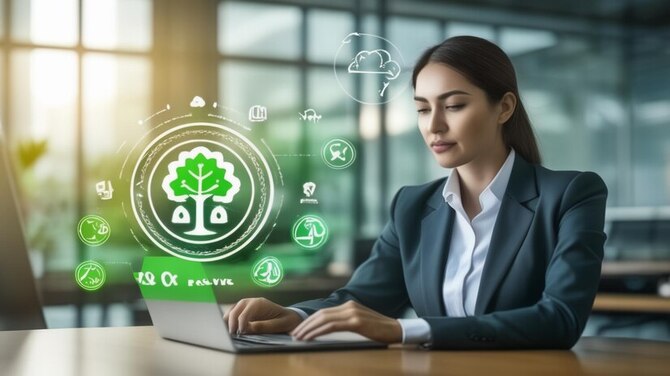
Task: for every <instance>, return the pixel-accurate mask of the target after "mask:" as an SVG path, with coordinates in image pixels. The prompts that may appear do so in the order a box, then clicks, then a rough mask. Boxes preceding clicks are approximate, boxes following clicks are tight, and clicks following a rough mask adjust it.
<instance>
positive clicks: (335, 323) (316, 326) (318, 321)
mask: <svg viewBox="0 0 670 376" xmlns="http://www.w3.org/2000/svg"><path fill="white" fill-rule="evenodd" d="M339 331H351V332H356V333H358V334H360V335H362V336H365V337H367V338H370V339H371V340H373V341H377V342H382V343H400V342H402V327H401V326H400V323H399V322H398V320H396V319H392V318H390V317H386V316H384V315H382V314H379V313H377V312H375V311H373V310H371V309H370V308H368V307H365V306H363V305H361V304H359V303H357V302H355V301H353V300H350V301H348V302H346V303H344V304H342V305H339V306H337V307H332V308H324V309H320V310H318V311H316V312H315V313H314V314H312V315H311V316H309V317H308V318H307V319H305V320H304V321H303V322H302V323H300V325H298V326H297V327H296V328H295V329H293V331H292V332H291V333H290V334H291V335H292V336H293V337H295V338H296V339H298V340H302V341H309V340H311V339H314V338H315V337H318V336H320V335H323V334H327V333H332V332H339Z"/></svg>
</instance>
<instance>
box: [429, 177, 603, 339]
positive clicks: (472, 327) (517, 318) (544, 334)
mask: <svg viewBox="0 0 670 376" xmlns="http://www.w3.org/2000/svg"><path fill="white" fill-rule="evenodd" d="M606 199H607V187H606V186H605V183H604V182H603V181H602V179H601V178H600V177H599V176H598V175H596V174H594V173H591V172H585V173H580V174H578V175H576V176H575V178H573V180H572V181H571V182H570V183H569V184H568V186H567V188H566V190H565V193H564V194H563V198H562V201H561V204H560V209H559V221H558V234H557V243H556V247H555V249H554V252H553V255H552V257H551V259H550V261H549V264H548V267H547V271H546V274H545V289H544V291H543V294H542V297H541V299H540V300H539V301H538V302H537V303H535V304H534V305H532V306H528V307H523V308H517V309H513V310H507V311H498V312H492V313H487V314H483V315H479V316H471V317H463V318H455V317H454V318H449V317H423V319H425V320H426V321H427V322H428V324H429V325H430V327H431V333H432V340H433V343H432V346H431V347H432V348H435V349H514V348H556V349H569V348H571V347H572V346H573V345H574V344H575V343H576V342H577V340H578V339H579V337H580V336H581V334H582V332H583V330H584V326H585V325H586V320H587V319H588V316H589V314H590V313H591V309H592V306H593V301H594V299H595V295H596V292H597V289H598V283H599V281H600V271H601V266H602V259H603V245H604V242H605V238H606V236H605V233H604V232H603V228H604V217H605V202H606ZM519 288H523V286H519Z"/></svg>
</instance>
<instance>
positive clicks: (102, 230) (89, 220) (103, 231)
mask: <svg viewBox="0 0 670 376" xmlns="http://www.w3.org/2000/svg"><path fill="white" fill-rule="evenodd" d="M111 232H112V229H111V227H110V226H109V223H108V222H107V221H106V220H105V219H104V218H102V217H100V216H97V215H87V216H85V217H84V218H82V219H81V220H80V221H79V224H78V225H77V235H78V236H79V240H81V241H82V242H83V243H84V244H87V245H90V246H92V247H97V246H99V245H103V244H104V243H105V242H106V241H107V239H109V235H110V234H111Z"/></svg>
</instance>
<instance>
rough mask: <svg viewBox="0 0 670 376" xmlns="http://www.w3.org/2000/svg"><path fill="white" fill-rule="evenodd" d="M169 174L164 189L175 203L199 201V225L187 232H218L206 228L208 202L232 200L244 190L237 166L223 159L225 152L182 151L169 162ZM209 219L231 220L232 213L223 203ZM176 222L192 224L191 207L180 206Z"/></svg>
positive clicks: (176, 210)
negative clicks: (189, 200)
mask: <svg viewBox="0 0 670 376" xmlns="http://www.w3.org/2000/svg"><path fill="white" fill-rule="evenodd" d="M168 171H169V174H168V175H167V176H166V177H165V178H164V179H163V184H162V188H163V190H164V191H165V193H166V194H167V198H168V200H170V201H173V202H179V203H186V201H187V199H189V198H190V199H191V200H192V201H193V203H195V224H194V228H193V229H192V230H190V231H185V232H184V234H187V235H195V236H207V235H214V234H216V232H215V231H211V230H208V229H207V228H205V204H206V203H207V201H208V200H209V199H210V198H211V200H212V201H214V202H215V203H230V202H232V201H233V198H234V197H235V195H236V194H237V193H238V192H239V191H240V185H241V184H240V179H239V178H237V177H236V176H235V167H234V166H233V165H232V164H231V163H229V162H226V161H224V160H223V154H221V153H220V152H217V151H211V150H209V149H208V148H206V147H204V146H198V147H195V148H194V149H192V150H191V151H184V152H181V153H179V158H178V160H177V161H174V162H171V163H170V164H169V165H168ZM209 222H210V223H211V224H213V225H217V224H225V223H227V222H228V213H227V212H226V209H225V208H224V207H223V206H222V205H216V206H215V207H214V208H213V209H212V211H211V213H210V218H209ZM172 223H178V224H184V223H191V215H190V213H189V212H188V210H187V209H186V208H185V207H184V206H183V205H179V206H177V208H176V209H175V210H174V212H173V214H172Z"/></svg>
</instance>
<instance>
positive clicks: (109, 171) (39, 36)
mask: <svg viewBox="0 0 670 376" xmlns="http://www.w3.org/2000/svg"><path fill="white" fill-rule="evenodd" d="M668 20H670V3H669V2H667V1H664V0H592V1H578V0H565V1H556V2H555V1H532V0H476V1H475V0H470V1H465V0H462V1H461V0H453V1H425V0H424V1H409V0H367V1H350V0H342V1H326V0H312V1H291V0H282V1H271V0H269V1H227V0H225V1H224V0H192V1H180V0H0V41H1V44H0V120H1V121H2V127H3V130H4V132H5V134H6V136H7V138H8V140H9V141H10V145H11V151H12V154H13V156H14V160H15V163H16V171H17V180H18V182H19V185H20V188H21V195H22V206H23V209H24V211H25V213H26V222H27V223H26V232H27V234H26V236H27V237H28V241H29V244H30V248H31V251H30V253H31V259H32V262H33V269H34V271H35V274H36V278H38V281H39V283H40V286H41V292H42V296H43V300H44V304H45V306H46V307H45V312H46V315H47V322H48V324H49V326H50V327H66V326H100V325H133V324H142V323H147V320H148V317H147V316H146V312H145V309H144V307H143V303H142V302H141V300H140V299H139V293H138V292H137V288H136V286H134V284H133V281H132V278H131V277H130V274H129V270H126V269H127V268H126V269H123V268H124V266H123V265H120V266H119V271H118V273H117V274H118V275H117V277H116V278H115V279H114V278H112V281H111V282H110V284H109V286H108V287H106V288H105V289H103V290H102V291H101V292H100V293H97V294H95V295H91V294H82V292H81V291H80V290H79V289H78V288H77V287H76V285H75V284H74V283H73V282H72V277H71V276H72V270H73V268H74V267H75V265H76V264H77V263H79V262H80V261H82V260H84V259H86V258H89V257H92V256H91V255H93V254H94V251H93V250H91V249H88V248H86V247H85V246H84V245H82V244H81V243H80V242H79V241H78V240H77V235H76V232H75V231H74V229H75V228H76V223H77V221H78V220H79V218H81V217H82V216H83V215H84V214H86V213H88V212H91V211H95V210H99V209H100V208H99V206H100V205H101V203H100V202H99V200H97V197H96V193H95V190H94V189H93V187H94V185H95V182H96V181H99V180H101V179H104V178H105V176H108V175H113V174H115V173H116V171H117V170H116V169H117V168H118V164H119V159H120V158H121V157H120V156H119V155H118V153H117V151H118V150H119V148H120V147H121V145H122V144H123V143H124V142H128V141H129V140H130V141H132V140H135V139H137V138H138V137H140V136H141V135H142V134H144V133H145V132H147V131H148V129H147V128H146V126H143V125H140V124H138V120H139V119H144V118H146V117H147V116H149V115H150V114H152V113H154V112H155V111H157V110H158V109H160V108H163V107H164V106H165V105H166V104H167V103H177V102H186V101H189V100H190V98H192V97H193V96H194V95H200V96H202V97H203V98H205V99H206V100H209V101H218V102H219V103H221V104H224V105H225V106H228V107H231V108H235V109H237V110H239V111H246V110H247V109H248V108H249V107H250V106H252V105H256V104H262V105H264V106H267V108H268V111H269V113H270V118H271V119H270V121H269V124H270V126H269V127H268V128H267V131H266V132H267V133H266V136H267V138H268V139H269V140H270V141H271V144H272V148H273V151H274V152H275V153H276V154H291V153H297V154H299V153H305V152H307V151H309V150H312V149H313V148H314V147H318V145H320V143H321V140H322V139H323V138H324V137H326V136H330V135H339V136H346V137H347V138H349V139H351V140H354V142H355V143H356V145H358V146H359V159H358V160H357V162H356V164H355V166H354V167H353V168H350V169H348V170H346V172H343V173H341V174H339V175H338V176H337V178H335V177H333V174H332V170H327V169H325V168H323V167H321V165H320V164H319V163H311V162H309V163H305V162H300V161H298V162H294V161H292V160H280V164H281V167H282V170H283V171H284V173H285V176H286V177H287V181H286V188H287V189H286V201H287V203H288V205H285V211H286V213H287V214H286V216H285V218H292V214H295V212H296V206H297V205H294V203H296V202H297V201H298V200H299V198H300V197H301V195H302V188H301V186H302V183H303V182H304V180H305V178H304V176H306V175H307V174H308V175H309V176H310V177H311V178H312V179H313V180H315V181H317V184H319V186H318V187H319V188H318V190H317V196H318V198H319V200H320V210H321V211H322V212H323V213H325V214H327V215H328V216H329V217H330V218H332V223H331V227H332V228H333V231H334V232H335V233H337V236H334V237H333V239H332V240H331V241H330V243H329V247H328V249H326V250H324V252H322V253H320V254H317V255H315V254H313V253H310V254H307V253H303V252H300V251H297V250H295V249H294V248H295V247H292V246H291V244H290V238H288V236H283V235H281V236H276V239H275V242H274V244H273V245H272V246H275V247H278V248H277V249H278V250H279V249H280V250H281V252H284V254H285V255H286V257H289V258H290V259H291V261H290V263H289V265H288V268H287V277H286V279H287V283H286V284H285V286H284V287H283V289H279V290H277V292H276V293H275V295H273V298H275V299H276V300H278V301H280V302H285V303H289V302H291V301H295V300H296V299H301V298H308V297H316V296H323V295H324V294H326V293H327V292H328V291H330V290H332V289H333V288H335V287H337V286H339V285H342V284H343V283H344V282H345V281H346V279H347V277H348V275H349V273H350V272H351V271H352V270H353V268H355V266H356V265H357V264H358V263H359V262H360V260H361V259H363V258H364V257H365V256H366V254H367V253H366V252H369V248H370V242H371V241H372V240H373V239H374V238H375V237H376V236H377V234H378V233H379V232H380V230H381V228H382V227H383V225H384V223H385V221H386V220H387V217H388V216H387V210H388V204H389V202H390V199H391V198H392V196H393V194H394V193H395V192H396V191H397V189H398V188H400V187H401V186H403V185H408V184H418V183H422V182H426V181H429V180H432V179H436V178H439V177H443V176H445V175H446V174H447V173H448V171H446V170H444V169H442V168H440V167H439V166H437V164H436V163H434V160H433V158H432V156H431V155H430V154H429V152H428V151H427V150H426V148H425V146H424V144H423V141H422V140H421V137H420V135H419V133H418V131H417V129H416V114H415V109H414V105H413V103H412V99H411V98H412V91H411V88H408V89H407V90H405V91H404V92H403V93H402V95H400V96H399V97H397V98H395V99H394V100H393V101H391V102H389V103H386V104H382V105H366V104H360V103H358V102H355V101H353V100H352V99H351V98H350V97H348V96H347V94H346V93H345V92H344V91H343V90H342V89H341V88H340V87H339V85H338V84H337V82H336V80H335V76H334V74H333V59H334V57H335V54H336V51H337V49H338V47H339V45H340V42H341V41H342V39H343V38H344V37H345V36H346V35H347V34H349V33H351V32H354V31H359V32H365V33H371V34H376V35H379V36H382V37H384V38H387V39H388V40H390V41H391V42H392V43H393V44H395V45H396V46H397V47H398V48H399V50H400V51H401V52H402V54H403V58H404V61H405V65H406V66H404V67H402V68H403V70H405V71H409V70H411V67H412V65H413V63H414V61H415V60H416V59H417V58H418V56H419V54H420V53H421V52H422V51H423V50H424V49H426V48H427V47H429V46H431V45H434V44H436V43H438V42H440V41H442V40H443V39H445V38H448V37H451V36H455V35H463V34H468V35H475V36H479V37H483V38H486V39H489V40H491V41H493V42H495V43H497V44H498V45H499V46H500V47H501V48H502V49H503V50H505V51H506V52H507V53H508V54H509V56H510V57H511V59H512V61H513V63H514V65H515V68H516V71H517V75H518V79H519V84H520V90H521V99H522V100H523V101H524V103H525V106H526V109H527V111H528V112H529V115H530V117H531V120H532V122H533V125H534V127H535V131H536V134H537V136H538V138H539V142H540V147H541V152H542V155H543V158H544V161H545V165H546V166H547V167H549V168H552V169H576V170H592V171H595V172H597V173H599V174H600V175H601V176H602V177H603V179H604V180H605V182H606V183H607V185H608V188H609V191H610V195H609V199H608V233H609V239H608V243H607V250H606V254H607V256H606V263H605V266H604V275H603V283H602V285H601V294H600V295H599V300H598V301H597V302H596V312H595V314H594V316H593V318H592V320H591V321H590V322H589V327H588V328H587V334H599V335H620V336H621V335H623V336H638V337H646V338H660V339H669V338H670V323H669V320H668V316H670V315H669V313H670V307H669V306H668V302H669V300H668V298H667V297H665V298H663V297H662V296H661V295H663V291H664V289H666V290H667V286H666V285H665V284H667V283H668V276H669V275H670V235H669V234H670V209H669V207H670V21H668ZM339 63H341V62H338V64H339ZM405 85H407V86H408V87H409V82H406V83H405ZM307 108H314V109H317V111H318V112H319V113H320V114H321V115H322V116H323V118H322V119H321V120H320V122H319V123H318V126H317V127H309V128H307V127H305V125H304V124H302V123H300V122H298V121H296V119H297V117H296V114H297V113H299V112H302V111H304V110H305V109H307ZM315 145H316V146H315ZM108 209H109V208H108ZM114 213H116V214H114ZM109 216H110V218H108V220H109V221H110V223H111V224H112V226H113V227H115V228H119V229H122V228H124V226H125V225H124V221H125V219H124V218H123V215H122V213H121V211H120V210H117V211H116V212H114V211H111V214H109ZM286 225H287V226H288V225H290V224H286ZM125 227H127V226H125ZM115 234H117V235H116V236H115V237H113V239H111V240H110V245H109V247H107V248H106V249H105V251H104V252H105V254H104V255H100V254H99V251H96V252H98V253H97V254H95V256H96V257H103V258H105V257H106V258H108V259H109V260H112V261H110V262H112V263H113V260H128V261H129V262H130V263H131V264H133V263H136V262H137V260H139V259H140V258H141V252H137V247H138V246H137V243H135V241H134V240H133V239H132V237H131V236H130V234H128V233H124V232H123V231H122V230H120V231H118V232H115ZM305 280H309V281H310V283H309V284H307V285H309V287H310V288H309V289H305V287H304V286H305V285H306V283H305V282H304V281H305ZM664 283H665V284H664ZM260 293H262V292H259V294H260ZM668 295H670V294H668Z"/></svg>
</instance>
